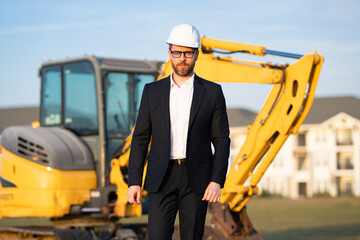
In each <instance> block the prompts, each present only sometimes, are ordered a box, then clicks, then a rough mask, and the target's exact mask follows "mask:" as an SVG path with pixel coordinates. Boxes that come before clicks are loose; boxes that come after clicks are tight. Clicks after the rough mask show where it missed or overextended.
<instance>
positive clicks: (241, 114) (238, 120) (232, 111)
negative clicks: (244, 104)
mask: <svg viewBox="0 0 360 240" xmlns="http://www.w3.org/2000/svg"><path fill="white" fill-rule="evenodd" d="M227 114H228V118H229V125H230V127H239V126H247V125H252V123H253V122H254V120H255V118H256V115H257V113H256V112H253V111H251V110H248V109H244V108H228V109H227Z"/></svg>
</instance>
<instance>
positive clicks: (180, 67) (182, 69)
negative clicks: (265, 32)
mask: <svg viewBox="0 0 360 240" xmlns="http://www.w3.org/2000/svg"><path fill="white" fill-rule="evenodd" d="M171 66H172V68H173V70H174V72H175V73H176V74H177V75H179V76H182V77H190V76H191V75H192V74H193V70H194V67H195V62H194V63H193V64H189V63H185V62H181V63H178V64H176V65H175V64H174V63H173V62H171Z"/></svg>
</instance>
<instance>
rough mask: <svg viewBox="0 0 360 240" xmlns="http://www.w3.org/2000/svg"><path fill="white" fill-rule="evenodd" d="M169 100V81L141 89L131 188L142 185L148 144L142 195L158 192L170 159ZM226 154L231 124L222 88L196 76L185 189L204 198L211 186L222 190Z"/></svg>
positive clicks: (131, 157)
mask: <svg viewBox="0 0 360 240" xmlns="http://www.w3.org/2000/svg"><path fill="white" fill-rule="evenodd" d="M169 95H170V77H167V78H164V79H162V80H159V81H157V82H153V83H150V84H147V85H146V86H145V87H144V91H143V95H142V99H141V104H140V109H139V115H138V118H137V122H136V126H135V130H134V134H133V139H132V142H131V152H130V159H129V182H128V184H129V186H132V185H140V186H141V184H142V175H143V169H144V163H145V159H146V155H147V152H148V144H149V141H150V139H151V140H152V143H151V148H150V152H149V155H148V168H147V173H146V178H145V184H144V189H145V190H147V191H148V192H157V191H158V190H159V187H160V184H161V182H162V180H163V178H164V175H165V173H166V170H167V167H168V164H169V158H170V112H169ZM211 143H213V145H214V148H215V152H214V154H213V153H212V150H211ZM229 148H230V139H229V123H228V118H227V113H226V105H225V99H224V95H223V93H222V90H221V86H220V85H219V84H216V83H213V82H210V81H207V80H204V79H202V78H200V77H198V76H197V75H195V78H194V93H193V100H192V104H191V109H190V120H189V129H188V138H187V148H186V166H187V170H188V177H189V184H190V187H191V189H192V191H193V192H194V193H203V192H205V189H206V187H207V186H208V184H209V183H210V181H213V182H216V183H219V184H220V185H221V187H223V185H224V182H225V177H226V171H227V165H228V157H229Z"/></svg>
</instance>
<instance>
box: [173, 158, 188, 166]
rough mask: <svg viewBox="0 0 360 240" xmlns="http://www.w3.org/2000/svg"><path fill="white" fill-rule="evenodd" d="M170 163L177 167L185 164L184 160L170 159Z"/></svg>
mask: <svg viewBox="0 0 360 240" xmlns="http://www.w3.org/2000/svg"><path fill="white" fill-rule="evenodd" d="M170 162H171V163H174V164H178V165H184V164H185V163H186V158H175V159H170Z"/></svg>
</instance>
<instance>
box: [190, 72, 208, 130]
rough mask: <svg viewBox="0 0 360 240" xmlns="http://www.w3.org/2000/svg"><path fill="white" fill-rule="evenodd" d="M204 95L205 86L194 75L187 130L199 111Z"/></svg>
mask: <svg viewBox="0 0 360 240" xmlns="http://www.w3.org/2000/svg"><path fill="white" fill-rule="evenodd" d="M204 93H205V86H204V83H203V81H202V79H201V78H200V77H198V76H197V75H196V74H195V77H194V93H193V99H192V103H191V108H190V120H189V129H190V127H191V124H192V123H193V121H194V119H195V116H196V114H197V112H198V111H199V108H200V105H201V102H202V99H203V96H204Z"/></svg>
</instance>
